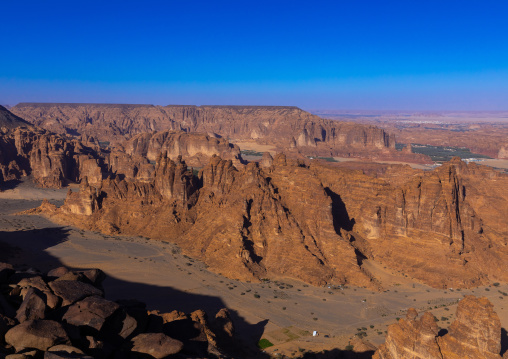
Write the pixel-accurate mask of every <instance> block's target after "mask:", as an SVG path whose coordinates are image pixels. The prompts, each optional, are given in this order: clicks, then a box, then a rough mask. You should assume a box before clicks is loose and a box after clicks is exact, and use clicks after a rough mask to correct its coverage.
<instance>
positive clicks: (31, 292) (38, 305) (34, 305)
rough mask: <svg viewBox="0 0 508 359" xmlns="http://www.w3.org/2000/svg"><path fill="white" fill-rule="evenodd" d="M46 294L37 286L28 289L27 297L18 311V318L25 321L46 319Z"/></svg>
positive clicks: (21, 321)
mask: <svg viewBox="0 0 508 359" xmlns="http://www.w3.org/2000/svg"><path fill="white" fill-rule="evenodd" d="M43 296H44V294H43V293H42V292H41V291H40V290H38V289H35V288H30V289H28V291H27V293H26V295H25V299H24V300H23V302H22V303H21V306H20V307H19V309H18V311H17V312H16V319H17V320H18V321H19V322H20V323H23V322H24V321H26V320H34V319H44V318H45V316H46V303H45V300H44V299H43Z"/></svg>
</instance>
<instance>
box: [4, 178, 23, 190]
mask: <svg viewBox="0 0 508 359" xmlns="http://www.w3.org/2000/svg"><path fill="white" fill-rule="evenodd" d="M20 183H22V181H20V180H17V179H13V180H9V181H5V182H3V183H2V184H0V189H1V190H2V191H7V190H10V189H14V188H16V187H18V185H19V184H20Z"/></svg>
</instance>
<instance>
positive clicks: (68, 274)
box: [0, 263, 238, 359]
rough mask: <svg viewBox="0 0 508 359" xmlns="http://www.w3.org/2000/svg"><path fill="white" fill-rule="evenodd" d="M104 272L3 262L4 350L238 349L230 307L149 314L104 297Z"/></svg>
mask: <svg viewBox="0 0 508 359" xmlns="http://www.w3.org/2000/svg"><path fill="white" fill-rule="evenodd" d="M104 278H105V274H104V273H103V272H102V271H100V270H98V269H90V270H86V271H81V272H77V271H71V270H69V269H68V268H65V267H59V268H55V269H53V270H51V271H49V272H48V273H40V272H38V271H37V270H34V269H29V270H25V271H20V270H15V269H14V268H13V267H12V266H11V265H10V264H6V263H0V284H1V288H2V293H1V294H0V304H1V305H0V343H1V344H0V355H3V356H2V357H6V358H45V359H58V358H62V359H63V358H69V359H70V358H132V359H135V358H160V359H162V358H167V357H172V358H173V357H175V358H188V357H210V356H213V357H222V358H226V357H229V355H228V353H230V352H231V351H232V350H235V348H236V349H238V346H237V345H235V343H234V337H233V335H234V327H233V324H232V321H231V319H230V316H229V312H228V310H227V309H225V308H224V309H221V310H220V311H219V312H218V313H217V314H216V316H215V317H214V318H210V319H209V318H208V317H207V315H206V313H205V312H203V311H202V310H197V311H194V312H193V313H190V314H185V313H182V312H178V311H176V310H175V311H173V312H171V313H160V312H158V311H147V309H146V305H145V304H144V303H142V302H139V301H136V300H121V301H117V302H113V301H110V300H107V299H105V298H104V288H103V287H102V285H101V283H102V281H103V280H104Z"/></svg>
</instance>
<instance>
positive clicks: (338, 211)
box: [325, 187, 355, 235]
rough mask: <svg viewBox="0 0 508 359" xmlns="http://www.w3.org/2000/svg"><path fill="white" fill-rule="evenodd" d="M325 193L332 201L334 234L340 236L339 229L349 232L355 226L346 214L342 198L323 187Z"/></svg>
mask: <svg viewBox="0 0 508 359" xmlns="http://www.w3.org/2000/svg"><path fill="white" fill-rule="evenodd" d="M325 192H326V194H327V195H328V196H330V198H331V199H332V215H333V227H334V229H335V232H336V233H337V234H339V235H340V230H341V229H345V230H346V231H351V230H352V229H353V226H354V224H355V220H354V219H353V218H349V213H348V212H347V208H346V205H345V204H344V202H343V201H342V198H340V196H339V195H338V194H337V193H335V192H333V191H332V190H331V189H330V188H328V187H325Z"/></svg>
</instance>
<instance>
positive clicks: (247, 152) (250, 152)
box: [240, 150, 263, 157]
mask: <svg viewBox="0 0 508 359" xmlns="http://www.w3.org/2000/svg"><path fill="white" fill-rule="evenodd" d="M240 154H241V155H242V156H256V157H263V152H258V151H254V150H243V151H240Z"/></svg>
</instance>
